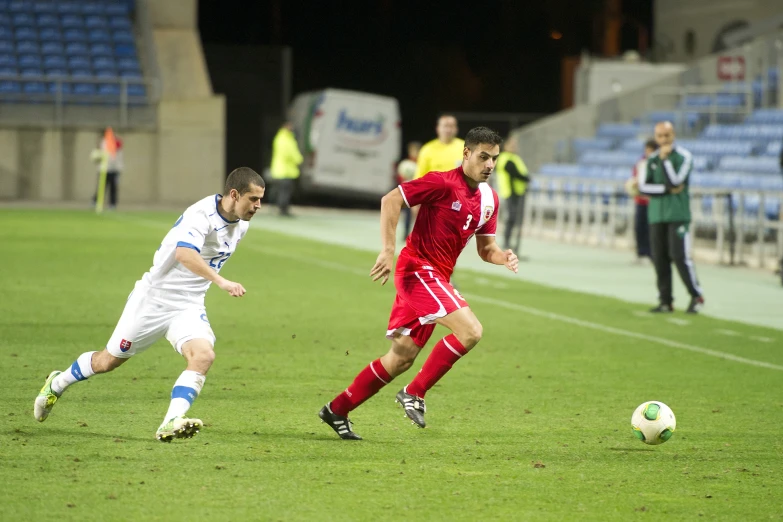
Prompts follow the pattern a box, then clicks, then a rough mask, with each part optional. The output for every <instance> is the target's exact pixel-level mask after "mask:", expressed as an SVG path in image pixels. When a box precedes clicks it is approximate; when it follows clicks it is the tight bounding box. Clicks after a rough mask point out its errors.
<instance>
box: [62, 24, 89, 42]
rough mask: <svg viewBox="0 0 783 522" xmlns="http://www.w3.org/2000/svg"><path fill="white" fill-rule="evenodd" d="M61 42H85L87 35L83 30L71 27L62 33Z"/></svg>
mask: <svg viewBox="0 0 783 522" xmlns="http://www.w3.org/2000/svg"><path fill="white" fill-rule="evenodd" d="M63 40H65V41H66V42H83V41H85V40H87V33H86V32H84V29H79V28H76V27H72V28H70V29H66V30H65V31H63Z"/></svg>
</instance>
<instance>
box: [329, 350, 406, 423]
mask: <svg viewBox="0 0 783 522" xmlns="http://www.w3.org/2000/svg"><path fill="white" fill-rule="evenodd" d="M391 380H392V378H391V376H390V375H389V372H387V371H386V368H384V367H383V365H382V364H381V360H380V359H376V360H374V361H373V362H371V363H370V364H369V365H368V366H367V367H366V368H365V369H364V370H362V371H361V372H359V375H357V376H356V378H355V379H354V380H353V382H352V383H351V385H350V386H348V387H347V388H346V389H345V391H344V392H342V393H341V394H340V395H338V396H337V397H335V398H334V400H333V401H332V404H331V408H332V411H333V412H334V413H336V414H337V415H341V416H343V417H345V416H347V415H348V412H350V411H353V410H355V409H356V408H358V407H359V405H360V404H361V403H363V402H364V401H366V400H367V399H369V398H370V397H372V396H373V395H375V394H376V393H378V391H379V390H380V389H381V388H383V387H384V386H386V385H387V384H389V383H390V382H391Z"/></svg>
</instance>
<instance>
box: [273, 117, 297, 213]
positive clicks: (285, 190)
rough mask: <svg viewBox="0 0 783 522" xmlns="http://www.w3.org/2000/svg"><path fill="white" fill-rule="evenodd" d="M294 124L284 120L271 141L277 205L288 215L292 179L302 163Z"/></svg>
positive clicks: (281, 211)
mask: <svg viewBox="0 0 783 522" xmlns="http://www.w3.org/2000/svg"><path fill="white" fill-rule="evenodd" d="M293 128H294V125H293V123H291V122H290V121H286V122H285V123H283V125H282V126H281V127H280V130H278V131H277V134H276V135H275V139H274V141H273V142H272V165H271V168H270V171H271V174H272V178H273V179H274V180H275V183H274V185H275V188H276V192H277V206H278V207H279V208H280V215H281V216H286V217H290V216H291V213H290V212H289V210H288V206H289V204H290V203H291V194H292V193H293V191H294V181H295V180H296V178H298V177H299V165H300V164H301V163H302V154H301V153H300V152H299V146H298V145H297V143H296V137H295V136H294V132H293Z"/></svg>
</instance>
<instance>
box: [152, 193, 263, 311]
mask: <svg viewBox="0 0 783 522" xmlns="http://www.w3.org/2000/svg"><path fill="white" fill-rule="evenodd" d="M221 197H222V196H221V195H220V194H216V195H214V196H209V197H206V198H204V199H202V200H201V201H198V202H197V203H194V204H193V205H191V206H189V207H188V208H187V209H186V210H185V212H184V213H183V214H182V215H181V216H180V217H179V219H177V221H176V223H174V226H173V227H172V229H171V230H170V231H169V233H168V234H166V237H164V238H163V242H162V243H161V244H160V247H159V248H158V251H157V252H155V257H154V258H153V261H152V268H150V270H149V272H147V273H145V274H144V275H143V276H142V278H141V280H142V281H143V282H144V283H146V284H147V285H148V286H150V287H152V288H156V289H159V290H171V291H175V292H182V293H184V294H187V295H189V296H190V297H191V298H193V299H201V300H203V298H204V296H205V295H206V293H207V289H208V288H209V284H210V282H211V281H209V280H207V279H204V278H203V277H201V276H198V275H196V274H194V273H193V272H191V271H190V270H188V269H187V268H185V267H184V266H182V265H181V264H180V263H178V262H177V260H176V258H175V256H176V251H177V247H186V248H192V249H193V250H195V251H196V252H198V253H199V254H201V258H202V259H203V260H204V261H205V262H206V263H207V264H208V265H209V266H210V267H212V269H213V270H214V271H215V272H220V269H221V268H223V265H224V264H225V262H226V261H227V260H228V258H229V257H231V254H233V253H234V251H235V250H236V248H237V245H238V244H239V240H240V239H242V237H243V236H244V235H245V233H246V232H247V229H248V227H249V226H250V223H249V222H248V221H241V220H239V219H237V220H236V221H228V220H226V218H224V217H223V216H222V215H221V214H220V213H219V212H218V203H219V201H220V199H221Z"/></svg>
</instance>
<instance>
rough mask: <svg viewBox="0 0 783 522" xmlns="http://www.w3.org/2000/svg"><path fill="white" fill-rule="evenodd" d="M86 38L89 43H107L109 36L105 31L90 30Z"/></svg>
mask: <svg viewBox="0 0 783 522" xmlns="http://www.w3.org/2000/svg"><path fill="white" fill-rule="evenodd" d="M88 37H89V39H90V41H91V42H108V41H109V40H110V39H111V34H110V33H109V31H107V30H106V29H90V31H89V33H88Z"/></svg>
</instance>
